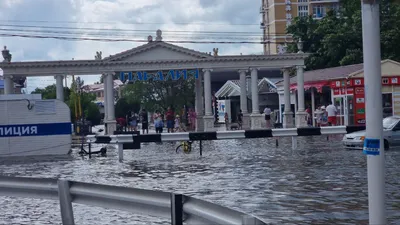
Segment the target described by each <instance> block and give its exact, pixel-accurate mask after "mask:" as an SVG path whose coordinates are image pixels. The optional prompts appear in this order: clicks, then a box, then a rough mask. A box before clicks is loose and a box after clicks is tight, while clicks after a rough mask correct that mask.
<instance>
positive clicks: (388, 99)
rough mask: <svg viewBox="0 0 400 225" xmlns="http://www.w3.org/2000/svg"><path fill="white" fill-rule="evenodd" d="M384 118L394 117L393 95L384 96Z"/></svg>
mask: <svg viewBox="0 0 400 225" xmlns="http://www.w3.org/2000/svg"><path fill="white" fill-rule="evenodd" d="M382 104H383V105H382V107H383V118H385V117H388V116H393V102H392V93H387V94H382Z"/></svg>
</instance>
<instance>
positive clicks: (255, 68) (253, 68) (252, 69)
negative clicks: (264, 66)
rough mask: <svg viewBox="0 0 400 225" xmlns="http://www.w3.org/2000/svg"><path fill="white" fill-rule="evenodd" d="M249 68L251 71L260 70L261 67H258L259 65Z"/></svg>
mask: <svg viewBox="0 0 400 225" xmlns="http://www.w3.org/2000/svg"><path fill="white" fill-rule="evenodd" d="M249 69H250V71H259V70H260V68H257V67H250V68H249Z"/></svg>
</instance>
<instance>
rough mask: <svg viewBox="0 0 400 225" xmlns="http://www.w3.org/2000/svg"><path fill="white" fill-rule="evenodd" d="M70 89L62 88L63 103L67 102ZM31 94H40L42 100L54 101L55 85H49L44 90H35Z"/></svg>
mask: <svg viewBox="0 0 400 225" xmlns="http://www.w3.org/2000/svg"><path fill="white" fill-rule="evenodd" d="M70 93H71V89H69V88H68V87H64V98H65V99H64V101H66V102H67V101H68V98H69V95H70ZM31 94H41V95H42V99H56V98H57V88H56V85H55V84H53V85H49V86H47V87H45V88H36V89H35V90H34V91H32V92H31Z"/></svg>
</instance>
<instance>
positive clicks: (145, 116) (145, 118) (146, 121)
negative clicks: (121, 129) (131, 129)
mask: <svg viewBox="0 0 400 225" xmlns="http://www.w3.org/2000/svg"><path fill="white" fill-rule="evenodd" d="M140 117H141V119H142V132H143V134H144V132H145V131H146V133H147V134H148V133H149V115H148V114H147V111H146V109H142V113H140Z"/></svg>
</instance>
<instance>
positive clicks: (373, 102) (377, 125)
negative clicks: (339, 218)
mask: <svg viewBox="0 0 400 225" xmlns="http://www.w3.org/2000/svg"><path fill="white" fill-rule="evenodd" d="M379 2H380V1H379V0H362V5H361V10H362V31H363V33H362V34H363V49H364V50H363V56H364V88H365V99H366V101H365V108H366V110H365V111H366V125H367V127H366V135H365V140H364V148H363V152H364V154H366V155H367V173H368V210H369V223H370V224H387V221H386V205H385V155H384V143H383V124H382V118H383V115H382V114H383V112H382V111H383V110H382V80H381V74H382V71H381V47H380V27H379V26H380V21H379V16H380V11H379Z"/></svg>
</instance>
